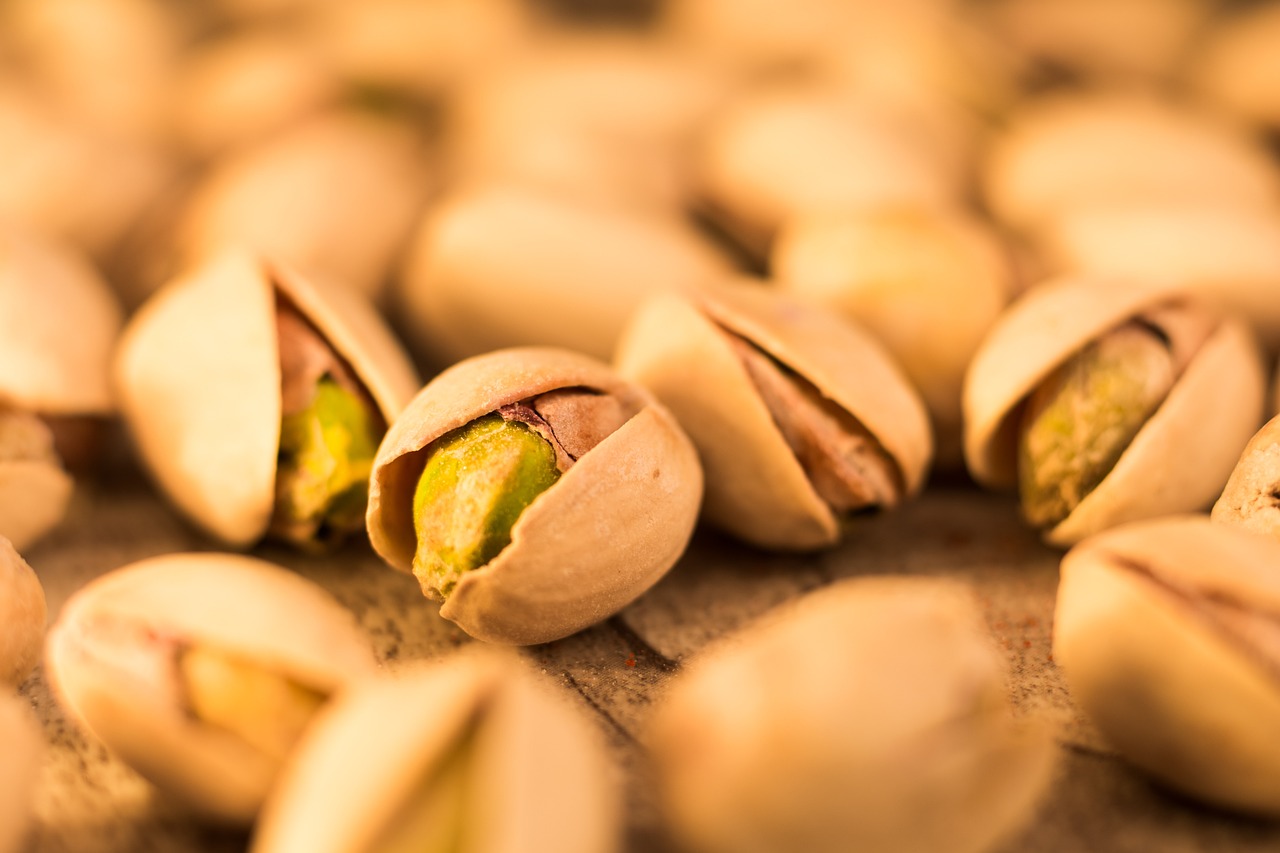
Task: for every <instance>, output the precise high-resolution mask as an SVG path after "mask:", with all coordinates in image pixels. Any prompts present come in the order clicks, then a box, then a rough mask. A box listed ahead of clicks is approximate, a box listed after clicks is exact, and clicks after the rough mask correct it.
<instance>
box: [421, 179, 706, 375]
mask: <svg viewBox="0 0 1280 853" xmlns="http://www.w3.org/2000/svg"><path fill="white" fill-rule="evenodd" d="M729 269H730V266H729V263H728V261H727V259H726V258H725V257H724V256H723V255H722V254H721V253H720V252H719V251H717V250H716V249H715V248H714V247H713V245H712V244H711V243H710V242H709V241H707V240H706V239H705V238H704V237H702V236H701V235H700V234H698V233H697V232H696V231H695V230H694V229H693V228H691V227H690V226H688V225H686V224H685V223H683V222H681V221H680V220H679V219H676V218H675V217H665V216H652V215H649V216H646V215H640V214H638V213H628V212H625V211H621V210H616V209H609V208H599V207H594V206H589V205H585V204H580V203H577V202H572V201H566V200H559V199H556V198H554V197H549V196H545V195H539V194H533V193H530V192H527V191H523V190H506V191H503V190H498V189H491V190H487V191H481V192H478V193H475V194H464V195H461V196H458V197H455V198H453V199H451V200H449V201H446V202H444V203H442V204H441V205H440V206H439V207H437V208H436V209H435V210H434V211H432V213H431V214H430V215H429V216H428V217H427V220H426V221H425V222H424V223H423V225H422V227H421V229H420V230H419V232H418V234H417V236H416V237H415V238H414V241H413V247H412V249H411V252H410V257H409V260H408V266H407V269H406V271H405V275H404V279H403V286H402V290H401V292H400V294H399V295H400V300H399V301H400V304H401V305H403V307H404V314H403V318H402V319H403V323H404V326H405V329H406V331H407V333H408V335H409V336H410V343H411V344H412V345H414V346H415V347H417V348H419V349H420V350H423V351H425V352H426V353H428V354H429V355H430V356H431V357H432V358H433V359H435V360H437V361H440V362H443V363H450V362H453V361H456V360H459V359H462V358H467V357H470V356H473V355H479V354H480V353H484V352H488V351H490V350H494V349H500V348H502V347H509V346H524V345H546V346H559V347H567V348H569V349H574V350H578V351H580V352H584V353H586V354H588V355H593V356H595V357H596V358H601V359H607V358H609V357H610V356H612V354H613V348H614V344H615V342H616V340H617V337H618V333H619V332H620V331H621V329H622V326H623V324H625V323H626V321H627V318H628V317H629V316H630V315H631V312H632V311H633V310H634V308H635V306H636V305H637V304H639V303H640V302H641V301H642V300H643V299H644V298H645V297H646V296H648V295H649V294H651V293H653V292H654V291H655V290H662V289H666V288H673V287H681V286H697V285H699V284H701V283H702V282H704V281H711V280H715V279H718V278H720V277H722V276H723V275H725V274H726V273H727V272H728V271H729Z"/></svg>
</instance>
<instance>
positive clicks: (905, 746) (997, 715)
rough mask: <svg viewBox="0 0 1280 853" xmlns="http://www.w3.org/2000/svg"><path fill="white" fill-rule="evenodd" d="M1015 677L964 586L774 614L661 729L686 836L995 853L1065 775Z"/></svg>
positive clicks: (884, 581) (706, 659)
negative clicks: (1011, 679)
mask: <svg viewBox="0 0 1280 853" xmlns="http://www.w3.org/2000/svg"><path fill="white" fill-rule="evenodd" d="M1002 669H1003V668H1002V665H1001V662H1000V659H999V657H998V656H997V654H996V652H995V650H994V648H992V646H991V643H990V641H989V640H988V638H987V637H986V628H985V625H984V624H983V622H982V618H981V616H980V614H979V613H978V611H977V608H976V606H975V603H974V601H973V597H972V594H971V593H970V592H969V591H968V590H967V589H965V588H964V587H963V586H961V585H959V584H956V583H952V582H946V581H938V580H932V579H924V578H886V577H878V578H860V579H857V580H852V581H843V582H841V583H838V584H836V585H834V586H831V587H828V588H825V589H822V590H820V591H818V592H815V593H813V594H811V595H810V596H808V597H806V598H804V599H801V600H800V601H798V602H795V603H793V604H791V605H789V606H787V607H786V608H783V609H780V610H778V611H776V612H774V613H772V614H769V615H767V616H765V617H764V619H763V620H762V621H761V622H760V623H758V624H757V625H753V626H749V627H748V628H746V629H745V630H744V631H743V632H741V634H740V635H739V636H737V637H735V638H734V639H733V640H726V641H725V642H723V643H722V644H721V645H720V646H719V647H713V648H712V649H709V650H707V651H705V652H703V653H702V654H701V656H700V657H697V658H694V659H693V660H691V661H690V662H689V665H688V668H687V669H686V670H685V671H684V672H682V673H681V674H680V675H678V676H677V677H676V679H675V681H674V682H673V683H672V685H671V688H670V692H669V693H668V694H667V696H666V697H664V699H663V700H662V703H661V704H660V705H659V706H658V707H657V709H656V710H655V712H654V717H653V721H652V725H651V727H650V731H649V737H648V741H649V743H650V745H651V747H652V750H653V755H654V761H655V765H656V768H657V775H658V781H659V783H660V792H661V794H662V802H663V805H664V806H665V811H666V813H667V817H668V819H669V820H670V822H671V826H672V829H673V830H675V832H676V834H677V837H678V839H679V840H680V841H681V844H682V848H684V847H687V848H689V849H691V850H695V851H699V853H746V852H747V851H751V853H783V851H793V850H805V851H808V853H828V851H830V853H835V851H847V850H859V851H868V853H878V851H885V853H888V851H895V853H896V851H934V853H939V851H946V853H961V852H962V851H964V853H977V851H982V850H988V849H991V848H992V847H993V846H994V845H995V844H996V843H997V842H999V841H1001V840H1004V839H1007V838H1008V837H1009V836H1011V835H1012V834H1013V833H1014V832H1016V830H1018V829H1019V828H1021V826H1022V825H1024V824H1025V823H1026V822H1028V821H1029V819H1030V818H1031V817H1032V815H1033V813H1034V810H1035V807H1036V805H1037V804H1038V802H1039V801H1040V799H1041V798H1042V796H1043V795H1044V793H1045V792H1046V790H1047V788H1048V784H1049V781H1050V779H1051V777H1052V775H1053V766H1054V763H1055V762H1054V759H1055V750H1054V748H1053V744H1052V739H1051V737H1050V733H1049V731H1048V727H1047V726H1045V725H1043V724H1041V723H1036V722H1032V721H1027V722H1025V723H1022V724H1018V723H1015V721H1014V719H1013V717H1012V715H1011V712H1010V707H1009V701H1008V699H1007V697H1006V695H1005V686H1004V674H1003V671H1002ZM925 804H927V806H926V805H925Z"/></svg>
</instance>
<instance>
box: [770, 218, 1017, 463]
mask: <svg viewBox="0 0 1280 853" xmlns="http://www.w3.org/2000/svg"><path fill="white" fill-rule="evenodd" d="M770 268H771V269H772V271H773V278H774V279H775V280H776V281H777V283H778V285H779V287H780V288H781V289H782V290H784V291H787V292H790V293H794V294H796V295H798V296H802V297H806V298H810V299H813V300H814V301H816V302H820V303H822V304H824V305H827V306H830V307H831V308H832V309H834V310H835V311H837V312H838V313H840V314H842V315H844V316H846V317H848V318H849V319H851V320H853V321H855V322H857V323H860V324H861V325H862V326H863V327H864V328H866V329H867V331H869V332H871V333H872V334H873V335H875V336H876V337H877V338H878V339H879V340H880V341H881V343H883V344H884V345H885V348H886V349H888V350H889V352H890V353H891V354H892V355H893V357H894V358H895V359H897V361H898V363H899V364H900V365H901V366H902V369H903V370H904V371H905V372H906V374H907V377H908V378H909V379H910V380H911V382H912V384H913V385H915V387H916V389H917V390H919V391H920V396H921V397H923V398H924V402H925V405H927V406H928V407H929V415H930V417H931V419H932V422H933V433H934V440H935V442H936V444H937V454H936V458H935V465H938V466H942V465H944V464H945V465H948V466H950V467H956V466H958V465H960V464H961V452H960V388H961V385H962V383H963V381H964V372H965V369H966V368H967V367H968V366H969V360H970V359H971V358H972V357H973V353H974V352H975V351H976V350H977V349H978V345H979V344H980V343H981V342H982V338H983V336H985V335H986V333H987V330H988V329H989V328H990V327H991V324H992V323H994V322H995V319H996V317H997V316H998V315H999V313H1000V310H1001V309H1002V308H1003V307H1004V304H1005V302H1006V301H1008V298H1009V296H1010V294H1011V292H1012V290H1013V285H1012V281H1011V278H1012V269H1011V265H1010V262H1009V258H1008V257H1006V255H1005V252H1004V250H1003V248H1002V247H1001V245H1000V243H999V242H998V241H997V240H996V238H995V236H994V234H992V233H991V232H990V231H989V230H987V229H986V228H984V227H983V226H982V225H981V224H980V223H978V222H976V221H973V220H971V219H969V218H968V217H966V216H964V215H963V214H960V213H955V212H944V211H933V210H925V209H921V208H904V207H881V208H869V209H866V210H862V211H845V212H841V213H829V214H812V215H809V216H800V217H797V218H796V219H794V220H791V221H789V222H787V223H786V224H785V225H784V226H783V228H782V230H781V231H780V232H779V235H778V240H777V242H776V243H775V244H774V247H773V255H772V260H771V262H770Z"/></svg>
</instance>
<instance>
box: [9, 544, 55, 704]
mask: <svg viewBox="0 0 1280 853" xmlns="http://www.w3.org/2000/svg"><path fill="white" fill-rule="evenodd" d="M44 620H45V601H44V587H42V586H41V585H40V579H39V578H37V577H36V573H35V572H33V571H31V567H30V566H29V565H27V562H26V561H25V560H23V559H22V555H21V554H19V553H18V552H17V551H16V550H15V549H14V547H13V545H12V544H10V542H9V540H7V539H5V538H4V537H3V536H0V684H9V685H12V686H14V687H17V686H18V685H19V684H21V683H22V681H23V679H25V678H26V677H27V675H29V674H30V673H31V670H32V669H34V668H35V665H36V663H37V662H38V661H39V660H40V649H41V647H42V646H43V645H44ZM0 690H2V688H0Z"/></svg>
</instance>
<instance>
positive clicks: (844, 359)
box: [617, 282, 932, 550]
mask: <svg viewBox="0 0 1280 853" xmlns="http://www.w3.org/2000/svg"><path fill="white" fill-rule="evenodd" d="M617 364H618V370H619V372H620V373H622V375H624V376H627V377H629V378H631V379H632V380H634V381H636V382H638V383H639V384H641V385H643V386H645V387H647V388H649V390H650V391H652V392H653V393H654V394H655V396H657V397H658V399H659V400H661V401H662V402H663V403H664V404H665V405H667V406H668V407H669V408H670V409H671V410H672V412H673V413H674V414H675V415H676V418H677V419H678V420H679V421H680V423H681V425H682V426H683V427H684V428H685V429H686V430H687V431H688V432H689V435H690V437H691V438H692V439H693V441H694V444H695V445H697V447H698V451H699V454H700V456H701V458H702V462H703V465H704V467H705V469H706V473H707V494H706V505H705V513H706V517H707V519H708V520H709V521H711V522H712V523H713V524H715V525H716V526H718V527H721V528H723V529H724V530H726V531H728V532H730V533H732V534H734V535H735V536H738V537H740V538H742V539H744V540H746V541H748V542H751V543H752V544H755V545H760V546H763V547H767V548H779V549H789V550H800V549H812V548H819V547H824V546H829V545H832V544H834V543H835V542H836V541H837V540H838V539H839V537H840V527H839V522H840V520H841V518H842V517H843V516H846V515H848V514H850V513H853V512H860V511H866V510H872V509H881V508H885V509H887V508H891V507H894V506H896V505H897V504H899V503H900V502H901V501H902V500H903V499H904V498H906V497H907V496H909V495H912V494H914V493H915V492H916V491H917V490H918V489H919V488H920V486H921V485H922V483H923V480H924V474H925V471H926V469H927V467H928V464H929V459H930V456H931V452H932V441H931V434H930V430H929V423H928V415H927V413H926V412H925V409H924V405H923V403H922V402H921V401H920V398H919V396H918V395H917V394H916V392H915V391H914V389H912V387H911V385H910V383H909V382H908V381H907V379H906V378H905V377H904V376H903V375H902V373H901V372H900V370H899V368H898V367H897V365H896V364H895V363H894V362H893V360H892V358H891V357H890V356H889V355H888V354H887V353H886V352H885V351H884V350H883V349H881V347H880V346H879V344H878V343H877V342H876V341H874V340H872V339H871V337H870V336H869V335H866V334H865V333H864V332H862V331H861V330H860V329H858V328H857V327H855V326H853V325H852V324H851V323H849V322H847V321H844V320H842V319H841V318H839V317H836V316H835V315H834V314H830V313H827V312H825V311H823V310H821V309H818V308H815V307H812V306H806V305H804V304H801V303H797V302H793V301H791V300H790V299H787V298H785V297H783V296H780V295H778V294H777V293H775V292H771V291H769V290H768V289H766V288H764V287H761V286H758V285H756V284H753V283H747V282H744V283H740V284H737V285H736V286H732V287H731V286H721V287H717V288H715V289H712V288H710V287H707V288H704V289H703V291H702V292H700V293H697V294H689V295H684V296H679V295H663V296H655V297H654V298H652V299H650V300H649V301H648V302H647V303H646V304H645V305H644V306H643V307H642V308H641V310H640V311H639V312H637V314H636V315H635V317H634V318H633V320H632V322H631V324H630V325H629V326H628V328H627V330H626V332H625V333H624V335H623V338H622V340H621V342H620V343H619V347H618V356H617Z"/></svg>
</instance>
